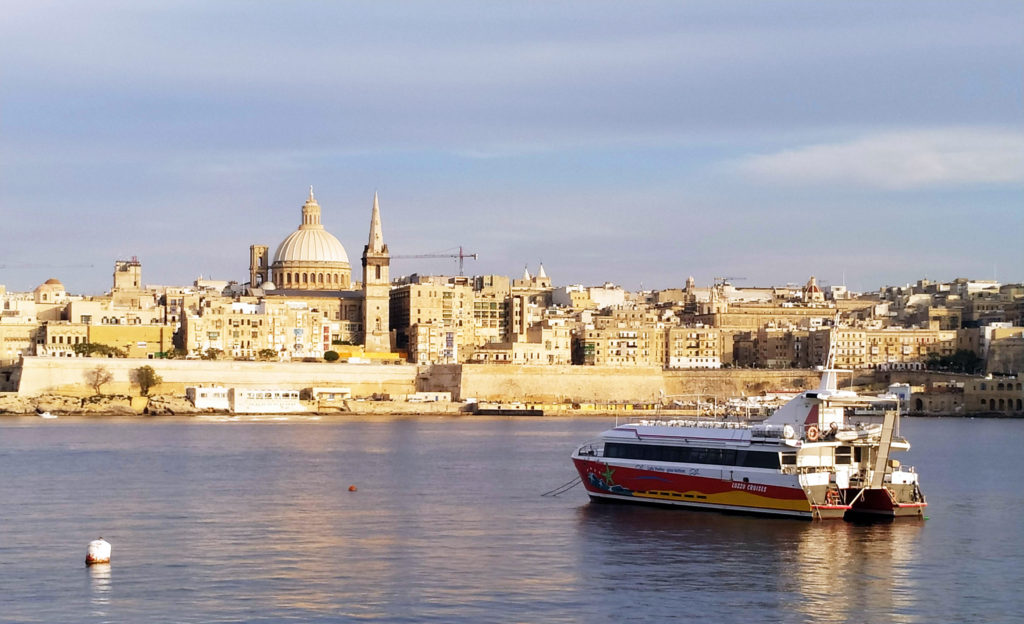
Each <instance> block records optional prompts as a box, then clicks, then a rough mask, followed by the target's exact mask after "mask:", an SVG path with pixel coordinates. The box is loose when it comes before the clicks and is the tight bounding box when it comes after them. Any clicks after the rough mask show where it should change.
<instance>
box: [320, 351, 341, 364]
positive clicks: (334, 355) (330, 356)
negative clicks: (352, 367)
mask: <svg viewBox="0 0 1024 624" xmlns="http://www.w3.org/2000/svg"><path fill="white" fill-rule="evenodd" d="M340 357H341V356H340V355H338V352H337V351H328V352H327V353H324V359H325V360H327V361H328V362H337V361H338V358H340Z"/></svg>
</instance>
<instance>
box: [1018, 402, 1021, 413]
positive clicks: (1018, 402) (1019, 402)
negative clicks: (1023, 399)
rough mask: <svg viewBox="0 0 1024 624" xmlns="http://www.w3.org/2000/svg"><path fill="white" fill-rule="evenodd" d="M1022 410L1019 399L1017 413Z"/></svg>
mask: <svg viewBox="0 0 1024 624" xmlns="http://www.w3.org/2000/svg"><path fill="white" fill-rule="evenodd" d="M1020 409H1021V407H1020V399H1017V411H1018V412H1019V411H1020Z"/></svg>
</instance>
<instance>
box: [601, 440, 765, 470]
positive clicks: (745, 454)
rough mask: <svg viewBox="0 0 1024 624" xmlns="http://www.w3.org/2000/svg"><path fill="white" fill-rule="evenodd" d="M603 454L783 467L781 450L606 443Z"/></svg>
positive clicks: (657, 459)
mask: <svg viewBox="0 0 1024 624" xmlns="http://www.w3.org/2000/svg"><path fill="white" fill-rule="evenodd" d="M604 455H605V457H611V458H621V459H643V460H647V461H662V462H675V463H684V464H711V465H725V466H745V467H748V468H778V467H779V466H780V463H779V454H778V453H770V452H760V451H737V450H735V449H721V448H702V447H690V446H659V445H655V444H627V443H622V442H607V443H605V446H604Z"/></svg>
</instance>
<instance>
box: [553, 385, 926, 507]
mask: <svg viewBox="0 0 1024 624" xmlns="http://www.w3.org/2000/svg"><path fill="white" fill-rule="evenodd" d="M841 372H847V371H839V370H836V369H831V368H826V369H825V370H824V371H823V373H822V379H821V383H820V385H819V387H818V388H817V389H815V390H807V391H804V392H801V393H800V394H798V395H797V396H796V397H794V398H793V399H791V400H790V401H789V402H787V403H786V404H785V405H783V406H782V407H780V408H779V409H778V410H776V411H775V412H774V413H773V414H772V415H771V416H769V417H768V418H767V419H765V420H764V421H763V422H760V423H757V424H749V423H743V422H720V421H719V422H715V421H680V420H676V421H668V422H661V421H655V422H650V421H641V422H637V423H633V424H627V425H622V426H616V427H614V428H612V429H609V430H608V431H605V432H604V433H603V434H602V435H601V439H600V441H598V442H592V443H588V444H584V445H583V446H580V447H579V448H578V449H577V450H576V451H575V452H574V453H573V455H572V460H573V463H574V464H575V465H576V469H577V471H578V472H579V475H580V478H581V479H582V481H583V484H584V486H585V487H586V489H587V493H588V495H589V496H590V499H591V500H592V501H595V502H626V503H646V504H657V505H669V506H679V507H687V508H696V509H710V510H718V511H726V512H739V513H750V514H758V515H773V516H789V517H796V518H806V519H808V520H825V519H840V518H845V519H848V520H849V519H856V518H858V517H860V518H864V517H874V518H897V517H917V518H922V517H923V516H924V509H925V507H926V506H927V502H926V501H925V497H924V494H923V493H922V492H921V488H920V487H919V485H918V475H917V472H916V471H915V470H914V469H913V468H912V467H908V466H904V465H902V464H901V463H900V462H899V461H898V460H896V459H892V458H890V454H891V453H892V452H893V451H906V450H909V449H910V443H909V442H907V440H906V439H904V438H903V437H901V436H900V435H899V433H898V429H899V413H898V406H897V402H896V401H895V399H893V398H887V399H880V398H878V397H864V396H860V395H858V394H856V393H854V392H852V391H850V390H840V389H838V388H837V383H836V382H837V374H838V373H841ZM886 404H888V405H890V406H892V408H891V409H885V410H884V416H883V418H882V422H881V424H879V423H871V424H868V423H863V422H857V418H856V416H854V410H856V409H861V408H864V407H867V406H879V405H883V406H884V405H886Z"/></svg>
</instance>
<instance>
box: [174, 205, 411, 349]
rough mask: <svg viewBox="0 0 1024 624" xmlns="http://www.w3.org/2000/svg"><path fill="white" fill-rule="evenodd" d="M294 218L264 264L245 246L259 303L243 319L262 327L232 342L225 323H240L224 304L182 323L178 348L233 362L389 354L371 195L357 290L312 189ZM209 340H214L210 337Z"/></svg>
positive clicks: (385, 264) (382, 250) (262, 253)
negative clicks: (343, 349)
mask: <svg viewBox="0 0 1024 624" xmlns="http://www.w3.org/2000/svg"><path fill="white" fill-rule="evenodd" d="M301 212H302V215H301V222H300V224H299V227H298V229H296V230H295V231H294V232H292V233H291V234H289V235H288V236H287V237H286V238H285V239H284V240H283V241H281V243H280V244H279V245H278V246H277V248H276V251H275V252H274V255H273V257H272V258H271V257H270V256H269V250H270V248H269V247H267V246H265V245H252V246H250V247H249V285H248V292H249V296H250V297H252V301H253V302H262V303H260V305H259V306H258V307H257V308H254V309H257V310H258V311H257V312H248V311H247V312H246V314H255V315H256V316H257V317H261V316H262V317H264V319H263V320H264V321H265V322H263V323H262V324H260V319H259V318H257V319H256V320H257V325H256V330H253V329H252V328H251V326H249V325H247V328H248V330H247V332H246V336H245V337H244V339H243V337H242V336H241V333H240V332H241V330H237V331H238V332H239V336H237V338H238V340H235V338H236V336H234V333H235V332H236V330H235V329H234V328H233V326H232V325H231V324H232V323H233V322H234V321H236V320H237V321H238V322H240V323H241V322H242V321H243V320H245V319H241V318H239V319H235V318H234V316H235V315H236V312H235V311H232V310H231V307H230V305H228V306H225V305H222V304H217V305H212V306H208V307H207V308H206V309H205V310H204V309H201V310H200V311H199V314H198V315H195V316H197V317H202V316H204V315H206V316H209V318H208V319H207V322H205V323H204V322H201V321H200V320H199V319H198V318H192V319H190V320H188V321H187V322H184V323H183V325H188V326H189V327H190V329H191V331H188V332H187V336H188V338H187V341H186V342H187V343H188V348H189V349H190V350H200V351H205V350H206V349H211V348H212V349H219V350H222V351H224V352H225V353H227V354H230V355H233V356H235V357H254V356H255V355H256V354H257V353H259V352H260V351H262V350H266V349H273V350H274V351H276V352H277V353H278V356H277V357H279V358H281V359H290V358H298V357H302V358H305V357H314V358H320V357H323V354H324V353H325V352H326V351H329V350H338V349H337V346H340V345H346V346H351V345H362V346H363V350H364V351H365V352H367V353H378V354H387V353H390V352H391V351H392V347H393V340H392V334H391V331H390V329H391V328H390V318H389V305H388V299H389V296H390V291H391V285H390V277H389V267H390V258H391V256H390V252H389V251H388V247H387V245H386V244H385V243H384V234H383V229H382V227H381V216H380V204H379V199H378V197H377V194H376V193H375V194H374V197H373V209H372V213H371V217H370V235H369V240H368V242H367V245H366V247H365V248H364V250H363V258H362V264H363V281H362V283H361V284H358V283H356V284H354V283H353V282H352V269H351V266H350V264H349V259H348V253H347V252H346V251H345V247H344V246H343V245H342V244H341V242H340V241H339V240H338V239H337V238H336V237H335V236H334V235H333V234H331V233H330V232H328V231H327V230H326V229H325V228H324V226H323V224H322V223H321V215H322V209H321V207H320V204H319V202H318V201H317V200H316V196H315V195H314V194H313V189H312V187H310V189H309V197H308V198H307V199H306V201H305V203H304V204H303V205H302V209H301ZM245 301H249V299H245ZM240 302H242V301H241V300H240ZM247 310H248V308H247ZM215 317H219V318H215ZM274 317H279V319H280V321H279V322H278V321H275V320H274ZM248 320H250V321H251V320H252V319H251V318H250V319H248ZM210 323H212V324H213V325H212V327H211V326H210ZM218 323H220V328H228V327H232V329H231V330H230V331H231V334H228V335H221V334H220V333H219V332H218V330H219V329H220V328H218V327H217V324H218ZM211 334H217V335H216V337H215V338H211ZM285 334H287V336H286V335H285Z"/></svg>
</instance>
